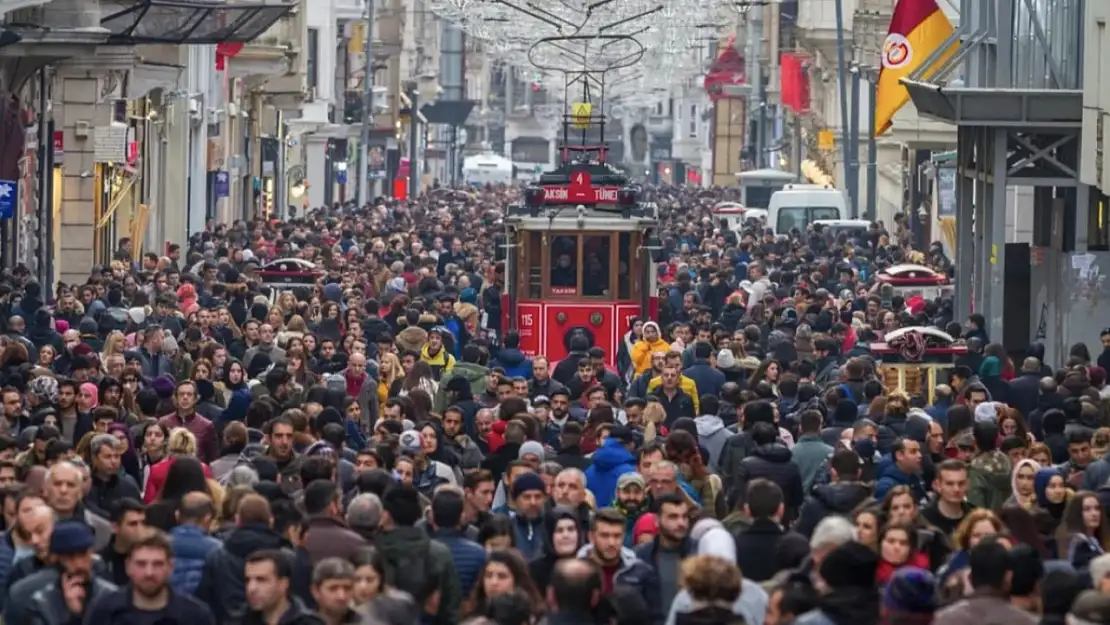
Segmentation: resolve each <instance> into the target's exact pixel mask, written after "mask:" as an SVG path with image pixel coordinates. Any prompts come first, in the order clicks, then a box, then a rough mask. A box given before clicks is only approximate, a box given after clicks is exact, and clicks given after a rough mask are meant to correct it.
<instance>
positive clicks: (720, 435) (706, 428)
mask: <svg viewBox="0 0 1110 625" xmlns="http://www.w3.org/2000/svg"><path fill="white" fill-rule="evenodd" d="M694 425H696V426H697V428H698V444H699V445H701V446H702V447H705V450H706V451H708V452H709V466H711V467H716V466H717V461H718V460H720V458H721V450H722V449H723V448H724V446H725V442H727V441H728V439H729V437H730V436H732V432H729V431H728V430H727V429H725V423H724V421H722V420H721V418H720V417H718V416H717V415H712V414H709V415H702V416H700V417H698V418H696V419H694Z"/></svg>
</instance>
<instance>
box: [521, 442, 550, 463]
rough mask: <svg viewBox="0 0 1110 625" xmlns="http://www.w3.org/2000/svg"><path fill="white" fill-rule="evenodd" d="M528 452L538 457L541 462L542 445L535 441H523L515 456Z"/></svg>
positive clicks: (543, 453) (524, 454)
mask: <svg viewBox="0 0 1110 625" xmlns="http://www.w3.org/2000/svg"><path fill="white" fill-rule="evenodd" d="M528 454H532V455H534V456H535V457H537V458H539V460H540V462H543V459H544V455H545V452H544V449H543V445H541V444H540V443H537V442H536V441H527V442H525V443H524V444H523V445H521V446H520V453H519V454H517V458H523V457H524V456H526V455H528Z"/></svg>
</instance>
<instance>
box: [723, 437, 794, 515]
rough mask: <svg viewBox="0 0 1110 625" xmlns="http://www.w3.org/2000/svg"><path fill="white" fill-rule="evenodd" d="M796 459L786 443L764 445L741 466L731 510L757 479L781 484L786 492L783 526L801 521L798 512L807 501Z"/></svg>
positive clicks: (742, 498) (732, 497)
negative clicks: (797, 518) (794, 459)
mask: <svg viewBox="0 0 1110 625" xmlns="http://www.w3.org/2000/svg"><path fill="white" fill-rule="evenodd" d="M792 458H793V455H792V453H791V452H790V449H788V448H787V447H786V445H783V444H782V443H771V444H770V445H760V446H758V447H756V448H755V450H754V451H753V452H752V454H751V455H750V456H748V457H747V458H744V459H743V460H742V461H741V462H740V467H739V469H740V470H739V472H738V474H737V480H736V482H735V483H734V484H733V485H732V491H731V492H730V496H729V501H730V503H731V504H732V505H730V506H729V508H730V509H735V508H736V504H737V503H739V502H742V501H743V500H744V496H745V494H746V493H747V490H748V484H749V483H751V481H752V480H754V479H756V478H765V479H768V480H771V481H772V482H774V483H775V484H778V486H779V488H781V489H782V495H783V498H782V503H783V507H784V513H783V523H784V524H788V523H789V522H790V521H792V520H794V518H796V517H797V514H798V510H799V509H800V508H801V507H802V502H803V501H804V491H803V490H802V472H801V470H799V469H798V465H796V464H794V463H793V462H792Z"/></svg>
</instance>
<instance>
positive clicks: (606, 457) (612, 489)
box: [586, 438, 636, 505]
mask: <svg viewBox="0 0 1110 625" xmlns="http://www.w3.org/2000/svg"><path fill="white" fill-rule="evenodd" d="M635 470H636V457H635V456H633V455H632V452H630V451H628V450H627V449H625V447H624V445H623V444H622V443H621V442H620V441H618V440H616V439H611V438H610V439H607V440H606V441H605V444H604V445H602V446H601V448H600V449H598V450H597V451H595V452H594V454H593V464H591V465H590V468H588V469H586V487H587V488H589V489H590V492H591V493H593V494H594V500H595V501H597V502H598V505H604V504H605V503H607V502H610V501H613V497H614V495H615V494H616V492H617V480H618V479H619V478H620V476H622V475H624V474H625V473H632V472H634V471H635Z"/></svg>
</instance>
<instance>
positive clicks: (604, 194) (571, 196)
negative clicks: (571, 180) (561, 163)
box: [543, 184, 618, 204]
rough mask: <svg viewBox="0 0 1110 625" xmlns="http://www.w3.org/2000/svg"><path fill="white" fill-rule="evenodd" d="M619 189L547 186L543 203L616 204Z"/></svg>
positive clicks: (544, 189) (544, 190)
mask: <svg viewBox="0 0 1110 625" xmlns="http://www.w3.org/2000/svg"><path fill="white" fill-rule="evenodd" d="M617 191H618V188H617V187H586V188H581V187H578V186H577V185H573V184H572V185H570V186H566V187H560V186H545V187H544V188H543V201H544V202H545V203H547V204H616V203H617Z"/></svg>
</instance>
